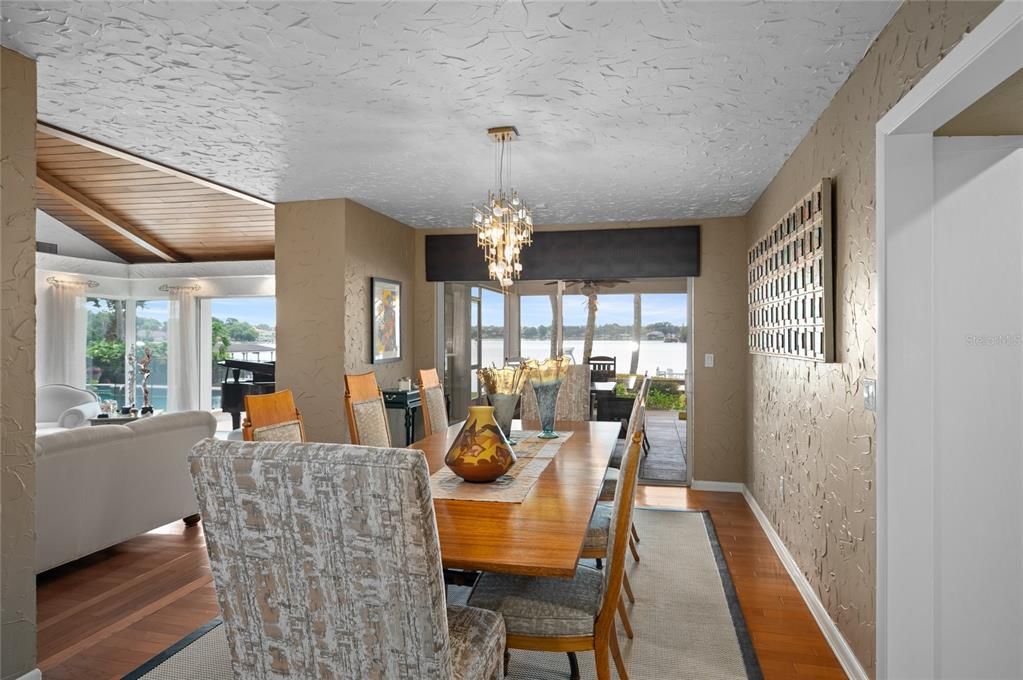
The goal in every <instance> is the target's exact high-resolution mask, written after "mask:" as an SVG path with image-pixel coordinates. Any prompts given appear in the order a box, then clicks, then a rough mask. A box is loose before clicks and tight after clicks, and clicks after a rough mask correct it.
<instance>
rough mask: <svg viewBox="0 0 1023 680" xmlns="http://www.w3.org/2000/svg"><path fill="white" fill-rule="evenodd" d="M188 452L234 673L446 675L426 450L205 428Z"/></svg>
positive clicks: (266, 679)
mask: <svg viewBox="0 0 1023 680" xmlns="http://www.w3.org/2000/svg"><path fill="white" fill-rule="evenodd" d="M189 461H190V468H191V472H192V478H193V481H194V484H195V490H196V494H197V496H198V499H199V511H200V512H201V513H202V517H203V525H204V526H205V529H204V532H205V535H206V544H207V548H208V550H209V555H210V566H211V568H212V571H213V578H214V582H215V584H216V588H217V598H218V600H219V603H220V608H221V611H222V612H223V617H224V623H225V626H226V632H227V639H228V646H229V648H230V651H231V659H232V665H233V667H234V677H236V678H248V679H252V680H270V679H273V680H279V679H281V678H296V679H298V678H302V679H304V678H319V677H326V676H330V677H334V678H396V679H398V680H415V679H417V678H430V679H434V678H436V679H438V680H450V678H451V649H450V645H449V640H448V625H447V613H446V602H445V592H444V576H443V572H442V568H441V557H440V545H439V543H438V540H437V527H436V521H435V518H434V512H433V502H432V499H431V496H430V479H429V471H428V469H427V465H426V459H425V458H424V457H423V454H422V453H421V452H419V451H410V450H407V449H366V448H364V447H357V446H349V445H341V444H300V443H290V442H276V443H275V442H237V441H234V442H229V441H218V440H212V439H207V440H205V441H202V442H200V443H199V444H197V445H196V446H195V448H194V449H193V450H192V453H191V455H190V456H189Z"/></svg>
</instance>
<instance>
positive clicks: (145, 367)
mask: <svg viewBox="0 0 1023 680" xmlns="http://www.w3.org/2000/svg"><path fill="white" fill-rule="evenodd" d="M143 355H144V358H143V359H142V361H140V362H139V373H141V374H142V410H140V411H139V413H141V414H142V415H144V416H145V415H149V414H151V413H152V412H153V405H152V404H151V403H150V401H149V375H150V374H151V373H152V372H153V370H152V369H151V368H149V364H150V363H152V361H153V350H151V349H149V348H148V347H146V348H145V350H143Z"/></svg>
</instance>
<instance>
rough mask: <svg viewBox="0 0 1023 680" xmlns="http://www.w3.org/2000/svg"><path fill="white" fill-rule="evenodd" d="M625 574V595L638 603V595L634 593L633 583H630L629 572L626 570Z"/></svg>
mask: <svg viewBox="0 0 1023 680" xmlns="http://www.w3.org/2000/svg"><path fill="white" fill-rule="evenodd" d="M623 575H624V576H625V580H624V581H623V583H622V585H624V586H625V595H626V596H627V597H628V598H629V602H631V603H632V604H636V596H635V595H633V594H632V584H631V583H629V572H625V573H624V574H623Z"/></svg>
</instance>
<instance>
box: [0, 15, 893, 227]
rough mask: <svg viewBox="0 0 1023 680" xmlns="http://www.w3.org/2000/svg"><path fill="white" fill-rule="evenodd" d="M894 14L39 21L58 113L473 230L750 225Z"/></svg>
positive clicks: (100, 129)
mask: <svg viewBox="0 0 1023 680" xmlns="http://www.w3.org/2000/svg"><path fill="white" fill-rule="evenodd" d="M897 5H898V3H897V2H843V3H836V2H768V3H728V2H706V3H682V4H676V3H671V2H667V1H664V0H662V1H661V2H643V3H638V4H637V3H626V2H594V3H581V2H579V3H574V2H567V3H547V2H541V3H531V2H516V3H499V4H498V3H482V2H475V3H469V2H436V3H430V2H389V3H373V2H361V3H360V2H356V3H346V4H340V3H333V2H288V1H284V2H245V3H241V2H169V1H167V0H157V1H155V2H124V1H117V2H101V1H92V2H24V1H22V0H4V2H3V3H2V7H0V12H2V14H3V24H2V40H3V44H4V45H7V46H9V47H12V48H14V49H16V50H18V51H20V52H23V53H25V54H28V55H31V56H33V57H37V58H38V59H39V87H40V98H39V117H40V118H41V119H42V120H45V121H46V122H49V123H52V124H54V125H57V126H60V127H64V128H67V129H70V130H73V131H75V132H79V133H82V134H84V135H87V136H90V137H94V138H96V139H99V140H101V141H105V142H108V143H110V144H113V145H115V146H118V147H121V148H124V149H127V150H130V151H133V152H136V153H139V154H141V155H143V156H147V157H149V158H152V159H155V160H158V161H161V162H163V163H167V164H170V165H173V166H176V167H179V168H182V169H185V170H188V171H190V172H193V173H196V174H199V175H201V176H204V177H207V178H209V179H212V180H215V181H218V182H222V183H224V184H228V185H230V186H233V187H236V188H239V189H242V190H245V191H248V192H250V193H253V194H256V195H259V196H262V197H264V198H268V199H270V200H274V201H290V200H298V199H311V198H328V197H349V198H353V199H355V200H357V201H359V202H361V203H364V204H366V205H368V206H370V207H372V208H375V209H376V210H379V211H381V212H383V213H385V214H388V215H390V216H392V217H394V218H396V219H398V220H401V221H403V222H405V223H407V224H410V225H412V226H416V227H443V226H459V225H464V224H466V223H467V221H468V217H469V215H470V213H469V208H470V206H471V204H472V203H473V202H474V201H479V200H481V199H482V198H483V197H484V196H485V195H486V191H487V189H488V188H489V185H490V184H491V180H492V176H493V170H492V168H493V156H492V148H491V142H490V141H489V139H488V138H487V137H486V135H485V133H484V132H485V129H486V128H487V127H490V126H494V125H502V124H515V125H517V126H518V127H519V130H520V132H521V134H522V138H521V140H520V141H519V142H517V143H516V144H515V145H514V147H513V149H514V155H513V174H514V178H515V183H516V185H517V187H518V188H519V189H520V190H521V192H522V193H523V194H524V196H525V197H526V198H527V199H528V200H529V201H531V202H532V203H534V204H536V205H537V209H536V210H535V217H536V219H537V221H538V222H540V223H567V222H571V223H583V222H599V221H618V220H640V219H657V218H665V219H684V218H688V217H696V216H716V215H736V214H742V213H745V212H746V210H747V209H748V208H749V206H750V205H751V204H752V202H753V201H754V199H755V198H756V197H757V196H758V195H759V193H760V192H761V191H762V190H763V188H764V187H765V186H766V185H767V182H768V181H769V180H770V179H771V177H773V176H774V174H775V172H777V170H778V168H779V167H780V166H781V164H782V162H783V161H784V160H785V158H786V157H787V155H788V154H789V153H791V151H792V150H793V149H794V147H795V145H796V144H797V143H798V142H799V140H800V139H801V138H802V137H803V135H804V134H805V133H806V131H807V130H808V128H809V126H810V125H811V124H812V122H813V121H814V120H815V119H816V118H817V116H818V114H819V113H820V112H821V111H822V110H823V109H824V107H825V106H826V105H827V103H828V102H829V101H830V99H831V98H832V96H833V95H834V93H835V91H836V90H837V89H838V87H839V86H840V85H841V83H842V82H844V80H845V79H846V77H847V76H848V74H849V72H850V71H851V69H852V68H853V67H854V66H855V64H856V63H857V62H858V61H859V59H860V58H861V57H862V55H863V54H864V52H865V51H866V49H867V47H868V46H869V44H870V42H871V41H872V40H873V39H874V37H875V36H876V35H877V33H878V32H879V31H880V29H881V28H882V27H883V26H884V25H885V24H886V23H887V22H888V20H889V19H890V18H891V15H892V14H893V13H894V11H895V9H896V7H897Z"/></svg>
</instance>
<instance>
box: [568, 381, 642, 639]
mask: <svg viewBox="0 0 1023 680" xmlns="http://www.w3.org/2000/svg"><path fill="white" fill-rule="evenodd" d="M645 386H646V385H645V384H644V386H643V387H645ZM645 414H646V392H645V391H644V390H643V389H642V388H641V389H640V392H639V395H638V396H637V398H636V403H635V405H634V407H633V409H632V418H630V419H629V429H628V433H627V434H626V439H625V441H626V442H631V441H632V438H633V436H634V435H636V434H639V436H640V446H641V447H642V441H643V435H644V429H645V427H644V425H643V422H644V420H643V416H644V415H645ZM641 450H642V449H641ZM626 454H628V449H626ZM620 473H621V471H620V470H619V469H613V468H611V469H609V470H608V475H607V476H605V478H604V488H603V489H602V490H601V497H600V498H599V499H598V501H613V500H614V498H615V493H617V487H618V480H619V479H620V478H621V474H620ZM636 483H637V485H638V483H639V473H638V472H637V473H636ZM608 486H610V487H611V488H610V491H609V490H608ZM612 507H613V506H612V505H611V504H609V503H607V502H598V503H597V505H596V507H594V508H593V514H592V515H591V516H590V526H589V527H587V529H586V539H585V541H584V542H583V551H582V554H581V555H580V557H582V558H583V559H592V560H596V561H597V568H598V569H600V568H601V562H602V561H603V560H605V559H607V557H608V550H609V546H608V543H607V537H608V533H609V532H610V529H611V521H612V517H611V511H612ZM629 532H630V535H629V549H630V550H631V551H632V557H633V559H634V560H636V561H637V562H639V561H640V560H639V548H638V547H637V544H638V543H639V532H638V531H636V525H635V523H633V524H632V525H630V527H629ZM622 586H623V588H624V589H625V595H626V597H628V598H629V602H631V603H633V604H635V603H636V596H635V595H634V594H633V592H632V584H631V583H629V574H628V572H626V573H625V576H624V578H623V579H622ZM619 616H621V619H622V626H623V627H624V628H625V633H626V635H627V636H628V637H629V639H632V622H631V621H630V620H629V613H628V611H627V610H626V609H625V605H624V603H621V605H620V607H619Z"/></svg>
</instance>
